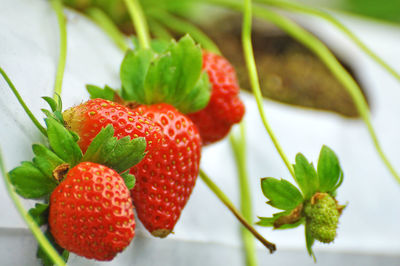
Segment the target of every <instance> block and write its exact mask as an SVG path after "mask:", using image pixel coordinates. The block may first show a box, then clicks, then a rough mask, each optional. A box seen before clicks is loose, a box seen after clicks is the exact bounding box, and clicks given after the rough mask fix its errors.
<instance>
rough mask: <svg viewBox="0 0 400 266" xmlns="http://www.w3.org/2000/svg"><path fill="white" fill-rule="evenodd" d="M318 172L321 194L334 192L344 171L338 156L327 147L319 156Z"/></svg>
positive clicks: (322, 149)
mask: <svg viewBox="0 0 400 266" xmlns="http://www.w3.org/2000/svg"><path fill="white" fill-rule="evenodd" d="M317 170H318V176H319V190H320V192H333V191H334V190H335V186H336V185H337V184H338V181H339V178H340V176H341V172H342V170H341V168H340V164H339V159H338V158H337V156H336V154H335V153H334V152H333V151H332V150H331V149H330V148H329V147H327V146H325V145H324V146H323V147H322V148H321V152H320V154H319V159H318V167H317Z"/></svg>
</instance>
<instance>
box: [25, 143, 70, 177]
mask: <svg viewBox="0 0 400 266" xmlns="http://www.w3.org/2000/svg"><path fill="white" fill-rule="evenodd" d="M32 150H33V153H34V154H35V157H34V158H33V160H32V161H33V163H34V164H35V166H36V167H37V168H38V169H39V170H40V171H41V172H42V173H43V174H44V175H46V176H47V178H49V179H52V178H53V170H54V169H55V168H56V167H57V166H59V165H60V164H63V163H65V162H64V161H63V160H61V159H60V157H58V156H57V155H56V154H55V153H54V152H52V151H51V150H49V149H48V148H47V147H45V146H44V145H42V144H33V145H32Z"/></svg>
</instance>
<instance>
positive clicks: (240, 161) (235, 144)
mask: <svg viewBox="0 0 400 266" xmlns="http://www.w3.org/2000/svg"><path fill="white" fill-rule="evenodd" d="M229 139H230V142H231V146H232V150H233V155H234V157H235V160H236V166H237V170H238V177H239V189H240V211H241V212H242V214H243V217H244V218H245V219H246V221H247V222H249V223H250V224H252V223H253V221H252V220H253V211H252V204H251V193H250V186H249V178H248V175H247V169H246V168H247V166H246V128H245V125H244V122H242V123H241V124H240V134H238V135H237V136H235V134H234V133H231V135H230V136H229ZM242 238H243V243H244V248H245V252H246V265H247V266H256V265H257V253H256V249H255V243H254V237H253V235H252V234H251V233H250V232H249V231H247V230H246V229H244V228H242Z"/></svg>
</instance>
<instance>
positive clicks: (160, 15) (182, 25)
mask: <svg viewBox="0 0 400 266" xmlns="http://www.w3.org/2000/svg"><path fill="white" fill-rule="evenodd" d="M148 12H149V14H150V15H151V16H152V17H154V18H156V19H157V20H158V21H160V22H161V23H162V24H164V25H166V26H167V27H168V28H170V29H172V30H174V31H176V32H179V33H181V34H186V33H189V34H190V35H191V36H192V37H193V39H195V40H196V42H198V43H200V44H201V45H202V46H203V48H204V49H206V50H208V51H210V52H213V53H216V54H219V55H220V54H221V51H220V50H219V48H218V46H217V45H216V44H215V43H214V42H213V41H212V40H211V39H210V38H209V37H208V36H207V35H206V34H205V33H204V32H202V31H201V30H200V29H199V28H197V27H196V26H195V25H193V24H191V23H189V22H188V21H186V20H183V19H180V18H177V17H175V16H173V15H171V14H169V13H168V12H165V11H163V10H161V9H154V10H149V11H148Z"/></svg>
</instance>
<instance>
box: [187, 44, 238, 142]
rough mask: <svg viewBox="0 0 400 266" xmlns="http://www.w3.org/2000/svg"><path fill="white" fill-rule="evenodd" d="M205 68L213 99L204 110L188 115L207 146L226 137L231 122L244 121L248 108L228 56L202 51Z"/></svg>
mask: <svg viewBox="0 0 400 266" xmlns="http://www.w3.org/2000/svg"><path fill="white" fill-rule="evenodd" d="M203 70H204V71H206V72H207V74H208V76H209V80H210V83H211V85H212V92H211V98H210V101H209V102H208V105H207V106H206V107H205V108H204V109H203V110H201V111H198V112H195V113H191V114H189V117H190V118H191V119H192V120H193V122H194V123H195V124H196V125H197V127H198V128H199V131H200V135H201V138H202V140H203V144H204V145H206V144H210V143H213V142H216V141H218V140H221V139H222V138H224V137H225V136H226V135H227V134H228V133H229V130H230V128H231V127H232V125H233V124H235V123H239V122H240V121H241V120H242V117H243V115H244V111H245V108H244V105H243V103H242V101H241V100H240V99H239V97H238V94H239V91H240V88H239V84H238V81H237V78H236V73H235V70H234V68H233V67H232V65H231V64H230V63H229V62H228V61H227V60H226V59H225V58H223V57H222V56H220V55H217V54H213V53H210V52H207V51H203Z"/></svg>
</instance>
